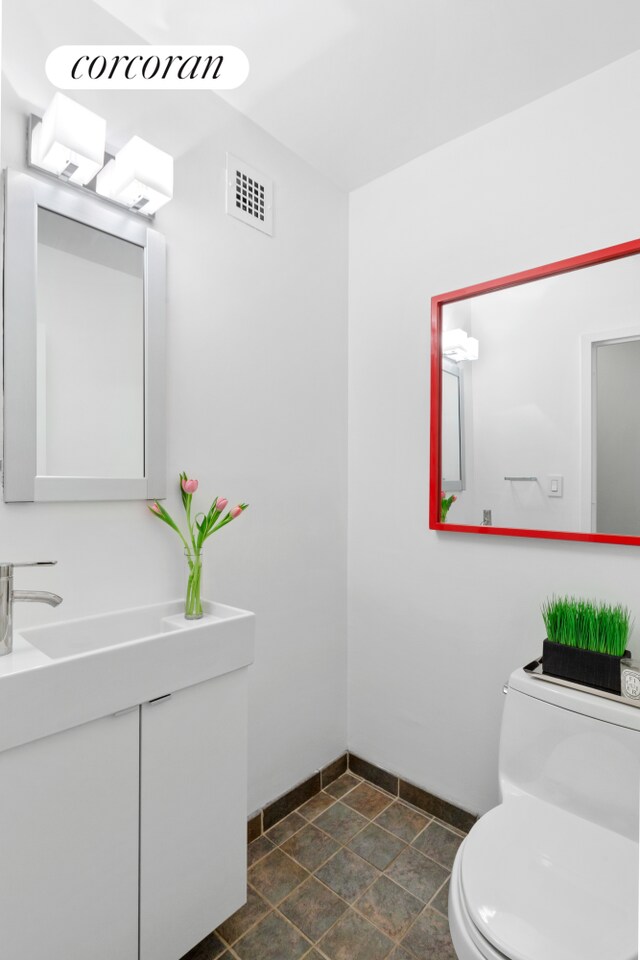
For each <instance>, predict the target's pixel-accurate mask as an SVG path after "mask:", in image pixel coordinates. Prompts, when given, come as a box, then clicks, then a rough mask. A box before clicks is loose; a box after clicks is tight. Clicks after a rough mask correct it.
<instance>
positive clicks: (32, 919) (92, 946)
mask: <svg viewBox="0 0 640 960" xmlns="http://www.w3.org/2000/svg"><path fill="white" fill-rule="evenodd" d="M138 748H139V737H138V712H132V713H127V714H124V715H123V716H119V717H105V718H104V719H102V720H94V721H93V722H91V723H85V724H82V726H78V727H74V728H73V729H72V730H65V731H64V732H63V733H56V734H54V735H53V736H50V737H44V738H42V739H40V740H34V741H33V742H31V743H27V744H24V745H23V746H18V747H14V748H13V749H11V750H5V751H3V752H2V753H0V957H2V958H3V960H38V958H40V957H42V958H43V960H44V958H45V957H46V958H47V960H87V958H88V957H91V960H115V958H117V960H136V958H137V956H138V902H137V899H138V792H139V753H138Z"/></svg>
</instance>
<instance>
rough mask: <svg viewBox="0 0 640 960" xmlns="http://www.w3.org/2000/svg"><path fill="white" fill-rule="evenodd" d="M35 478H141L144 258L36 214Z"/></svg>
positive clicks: (122, 243)
mask: <svg viewBox="0 0 640 960" xmlns="http://www.w3.org/2000/svg"><path fill="white" fill-rule="evenodd" d="M37 238H38V240H37V243H38V250H37V318H38V319H37V333H36V351H37V378H36V391H37V417H36V425H37V426H36V437H37V461H36V462H37V473H38V475H39V476H58V477H143V476H144V249H143V248H142V247H140V246H137V245H136V244H133V243H129V242H128V241H126V240H123V239H122V238H120V237H116V236H113V235H111V234H109V233H105V232H103V231H101V230H97V229H95V228H93V227H90V226H88V225H86V224H84V223H79V222H78V221H76V220H72V219H70V218H69V217H64V216H61V215H60V214H58V213H54V212H52V211H50V210H47V209H45V208H43V207H39V208H38V233H37Z"/></svg>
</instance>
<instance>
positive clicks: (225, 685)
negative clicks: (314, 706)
mask: <svg viewBox="0 0 640 960" xmlns="http://www.w3.org/2000/svg"><path fill="white" fill-rule="evenodd" d="M246 674H247V671H246V669H242V670H236V671H234V672H233V673H228V674H225V675H224V676H222V677H216V678H215V679H214V680H208V681H206V682H205V683H200V684H198V685H196V686H194V687H189V688H188V689H186V690H180V691H177V692H176V693H174V694H172V695H171V696H170V697H168V698H166V699H162V700H157V701H155V702H151V703H149V704H145V705H144V706H143V707H142V710H141V732H140V744H141V752H140V772H141V779H140V958H141V960H179V958H180V957H182V956H183V954H185V953H186V952H187V951H188V950H189V949H190V948H191V947H192V946H194V944H196V943H198V942H199V941H200V940H202V938H203V937H205V936H207V934H209V933H210V932H211V931H212V930H213V929H214V928H215V927H217V926H218V924H219V923H221V922H222V921H223V920H225V919H226V918H227V917H228V916H229V915H230V914H232V913H233V912H234V911H235V910H237V909H238V907H240V906H241V905H242V904H243V903H244V902H245V899H246V849H247V848H246V833H247V809H246V807H247V772H246V769H247V691H246V684H247V676H246Z"/></svg>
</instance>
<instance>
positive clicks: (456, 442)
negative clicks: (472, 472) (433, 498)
mask: <svg viewBox="0 0 640 960" xmlns="http://www.w3.org/2000/svg"><path fill="white" fill-rule="evenodd" d="M462 374H463V369H462V368H461V367H460V366H458V364H456V363H454V362H453V361H452V360H448V359H447V358H446V357H444V358H443V360H442V484H441V486H442V489H443V491H444V492H445V493H453V492H456V493H457V492H458V491H460V490H463V489H464V467H463V464H464V440H463V437H462V432H463V429H462V425H463V406H462V404H463V401H462Z"/></svg>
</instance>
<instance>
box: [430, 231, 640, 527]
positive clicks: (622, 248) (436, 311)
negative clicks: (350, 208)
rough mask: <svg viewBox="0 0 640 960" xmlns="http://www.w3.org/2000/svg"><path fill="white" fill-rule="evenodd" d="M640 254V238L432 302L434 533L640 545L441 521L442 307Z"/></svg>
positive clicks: (443, 295)
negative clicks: (445, 532)
mask: <svg viewBox="0 0 640 960" xmlns="http://www.w3.org/2000/svg"><path fill="white" fill-rule="evenodd" d="M639 253H640V239H638V240H631V241H629V242H628V243H620V244H617V245H616V246H613V247H605V248H604V249H602V250H594V251H592V252H591V253H585V254H582V255H581V256H579V257H569V258H568V259H567V260H558V261H556V262H555V263H548V264H546V265H545V266H542V267H535V268H534V269H532V270H523V271H521V272H520V273H512V274H511V275H510V276H507V277H500V278H499V279H497V280H489V281H487V282H485V283H477V284H475V285H474V286H471V287H462V288H461V289H460V290H452V291H450V292H449V293H441V294H438V295H437V296H435V297H432V299H431V430H430V434H431V451H430V461H429V463H430V472H429V476H430V483H429V528H430V529H431V530H448V531H452V532H454V533H482V534H486V535H487V536H502V537H535V538H537V539H545V540H583V541H587V542H590V543H624V544H635V545H640V536H629V537H627V536H622V535H620V534H607V533H579V532H575V533H574V532H569V531H564V530H527V529H521V528H519V527H483V526H481V525H478V526H470V525H464V524H456V523H442V521H441V520H440V506H441V503H440V494H441V476H440V452H441V400H442V352H441V348H440V346H441V332H442V308H443V307H444V306H445V304H447V303H453V302H454V301H456V300H467V299H469V298H471V297H477V296H480V294H483V293H491V292H492V291H495V290H504V289H506V288H507V287H514V286H517V285H518V284H524V283H531V281H532V280H540V279H542V278H544V277H550V276H554V275H556V274H560V273H569V272H570V271H572V270H581V269H584V267H592V266H596V265H597V264H600V263H606V262H607V261H609V260H620V259H622V258H623V257H630V256H633V255H634V254H639Z"/></svg>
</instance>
